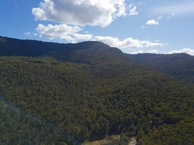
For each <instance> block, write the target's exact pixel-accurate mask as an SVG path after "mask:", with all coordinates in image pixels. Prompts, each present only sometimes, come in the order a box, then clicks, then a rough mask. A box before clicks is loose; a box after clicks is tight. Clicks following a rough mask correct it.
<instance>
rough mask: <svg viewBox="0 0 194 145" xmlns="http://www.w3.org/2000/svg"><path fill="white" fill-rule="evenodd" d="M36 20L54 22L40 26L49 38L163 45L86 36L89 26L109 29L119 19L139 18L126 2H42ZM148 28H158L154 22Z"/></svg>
mask: <svg viewBox="0 0 194 145" xmlns="http://www.w3.org/2000/svg"><path fill="white" fill-rule="evenodd" d="M32 14H33V15H34V16H35V19H36V20H40V21H53V22H55V23H56V24H55V25H53V24H47V25H44V24H39V25H38V26H37V28H36V32H37V33H36V34H37V35H38V36H39V37H43V38H48V39H61V40H65V41H68V42H71V43H76V42H79V41H101V42H104V43H105V44H108V45H110V46H112V47H118V48H122V49H126V48H144V47H156V46H163V45H164V44H162V43H158V42H151V41H148V40H138V39H134V38H131V37H128V38H126V39H123V40H120V39H118V38H115V37H111V36H94V35H93V34H90V33H89V32H88V33H85V32H84V30H83V29H84V28H85V26H87V25H90V26H100V27H107V26H108V25H110V24H111V23H112V22H113V21H114V20H116V18H118V17H122V16H135V15H138V12H137V6H136V5H135V4H133V3H131V4H129V5H127V4H126V2H125V0H43V1H42V2H41V3H40V4H39V7H36V8H33V9H32ZM148 23H149V25H154V24H155V25H156V23H157V21H154V22H153V20H151V22H148Z"/></svg>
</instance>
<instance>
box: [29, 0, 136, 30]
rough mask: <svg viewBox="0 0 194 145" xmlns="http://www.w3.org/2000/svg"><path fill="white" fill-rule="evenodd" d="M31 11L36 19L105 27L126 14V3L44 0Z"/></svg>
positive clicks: (86, 0) (93, 0)
mask: <svg viewBox="0 0 194 145" xmlns="http://www.w3.org/2000/svg"><path fill="white" fill-rule="evenodd" d="M133 9H134V10H136V7H133ZM32 13H33V15H34V16H35V19H36V20H51V21H54V22H58V23H64V24H70V25H79V26H84V25H91V26H102V27H106V26H108V25H110V24H111V23H112V22H113V21H114V20H115V19H116V18H117V17H120V16H125V15H126V3H125V0H44V1H43V2H41V3H40V5H39V7H37V8H33V9H32Z"/></svg>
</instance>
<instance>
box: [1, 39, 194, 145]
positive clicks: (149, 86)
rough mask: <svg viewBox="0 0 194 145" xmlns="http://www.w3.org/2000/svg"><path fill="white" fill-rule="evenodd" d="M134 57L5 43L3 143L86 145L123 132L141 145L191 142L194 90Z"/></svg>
mask: <svg viewBox="0 0 194 145" xmlns="http://www.w3.org/2000/svg"><path fill="white" fill-rule="evenodd" d="M29 56H30V57H29ZM161 56H163V55H161ZM164 56H165V55H164ZM169 56H170V55H169ZM175 57H177V56H176V55H175ZM184 57H185V56H184ZM186 57H187V56H186ZM141 58H143V57H141ZM149 58H151V57H147V58H146V59H147V60H149ZM132 59H134V58H132V57H130V55H127V54H124V53H122V52H121V51H120V50H119V49H117V48H112V47H109V46H108V45H106V44H103V43H102V42H95V41H89V42H82V43H78V44H58V43H50V42H41V41H34V40H18V39H12V38H5V37H1V38H0V115H1V116H0V131H1V133H0V138H1V140H0V144H13V143H15V144H22V145H26V144H59V145H63V144H68V145H80V144H82V143H83V142H84V141H86V140H88V141H92V140H97V139H102V138H104V137H106V136H109V135H118V134H121V135H122V136H123V135H125V136H127V137H131V136H135V137H136V139H137V142H138V145H144V144H145V145H151V144H157V145H163V144H164V142H165V144H167V145H171V144H188V145H190V144H193V143H194V140H193V130H194V126H193V121H194V116H193V112H194V107H193V106H194V105H193V103H194V98H193V96H194V90H193V88H192V87H188V86H186V85H184V84H182V83H180V82H179V81H177V79H175V78H172V77H171V76H169V75H166V74H164V73H160V71H155V69H150V68H149V67H148V66H147V65H145V64H144V65H142V64H139V63H137V62H135V61H136V60H135V59H134V61H132ZM174 60H176V59H174ZM159 62H163V61H162V60H161V61H159ZM171 62H172V61H171ZM175 62H176V61H175ZM180 130H181V133H180ZM121 142H122V141H120V143H121ZM125 144H127V143H126V140H125ZM122 145H124V144H122Z"/></svg>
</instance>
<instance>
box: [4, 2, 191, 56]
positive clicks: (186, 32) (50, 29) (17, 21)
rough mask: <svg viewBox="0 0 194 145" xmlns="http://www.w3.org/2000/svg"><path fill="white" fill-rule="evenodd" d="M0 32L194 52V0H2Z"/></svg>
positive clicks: (148, 50)
mask: <svg viewBox="0 0 194 145" xmlns="http://www.w3.org/2000/svg"><path fill="white" fill-rule="evenodd" d="M0 20H1V21H0V35H1V36H7V37H14V38H19V39H35V40H42V41H52V42H60V43H76V42H81V41H90V40H92V41H102V42H104V43H106V44H108V45H110V46H113V47H118V48H119V49H121V50H122V51H123V52H126V53H165V54H168V53H181V52H185V53H188V54H191V55H194V43H193V42H194V36H193V35H194V1H193V0H184V1H182V0H171V1H169V0H160V1H156V0H148V1H145V0H1V1H0Z"/></svg>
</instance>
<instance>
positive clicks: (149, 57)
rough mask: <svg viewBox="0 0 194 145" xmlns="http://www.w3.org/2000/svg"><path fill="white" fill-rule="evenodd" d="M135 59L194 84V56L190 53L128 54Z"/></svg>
mask: <svg viewBox="0 0 194 145" xmlns="http://www.w3.org/2000/svg"><path fill="white" fill-rule="evenodd" d="M128 56H130V58H132V59H133V60H134V61H136V62H138V63H141V64H144V65H146V66H148V67H150V68H152V69H155V70H158V71H161V72H164V73H167V74H169V75H171V76H173V77H175V78H177V79H179V80H181V81H182V82H184V83H186V84H188V83H192V84H194V57H193V56H190V55H188V54H184V53H180V54H167V55H164V54H137V55H128Z"/></svg>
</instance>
